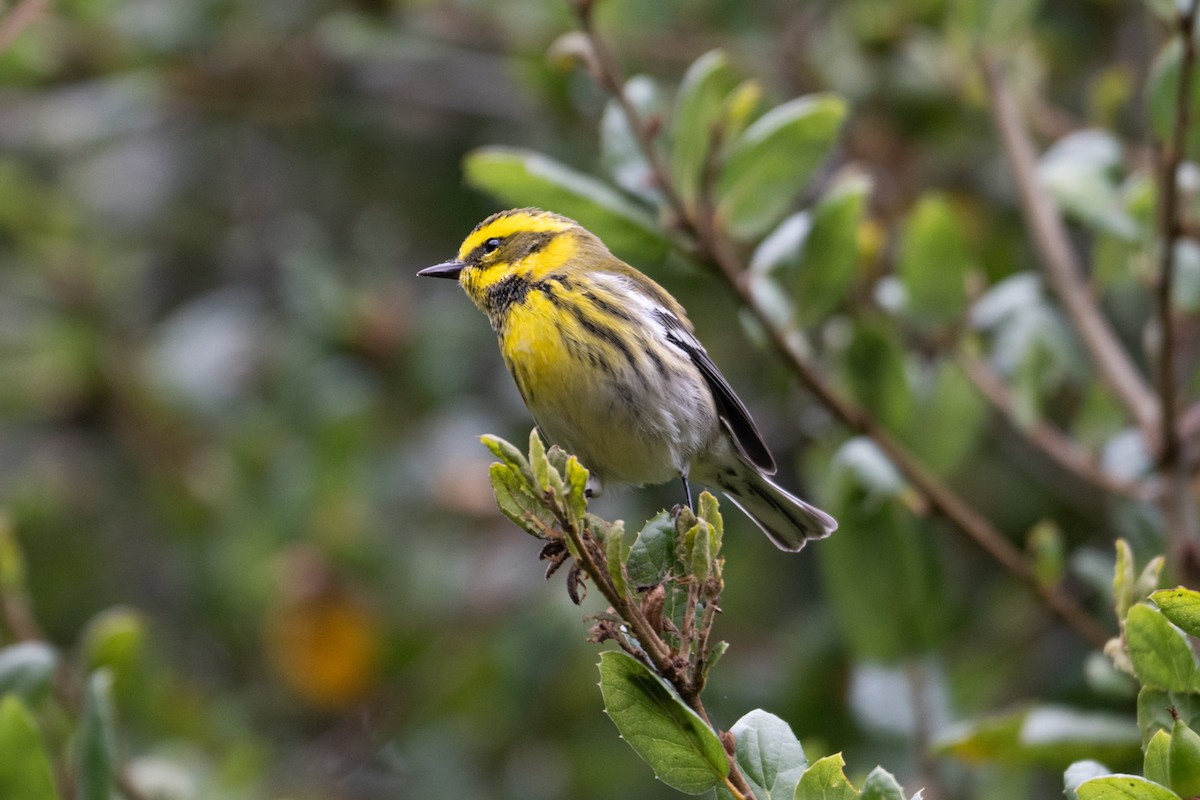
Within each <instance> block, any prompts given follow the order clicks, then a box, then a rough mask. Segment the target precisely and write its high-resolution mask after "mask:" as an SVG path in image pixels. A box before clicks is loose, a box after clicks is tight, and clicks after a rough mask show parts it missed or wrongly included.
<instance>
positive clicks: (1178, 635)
mask: <svg viewBox="0 0 1200 800" xmlns="http://www.w3.org/2000/svg"><path fill="white" fill-rule="evenodd" d="M1125 643H1126V645H1127V646H1128V648H1129V658H1130V660H1132V661H1133V670H1134V672H1135V673H1136V674H1137V677H1138V680H1140V681H1141V682H1142V684H1143V685H1144V686H1150V687H1153V688H1156V689H1165V690H1167V691H1170V692H1200V668H1198V667H1197V665H1196V655H1195V653H1193V652H1192V648H1191V645H1189V644H1188V640H1187V637H1186V635H1185V634H1184V633H1183V631H1181V630H1179V629H1178V628H1176V627H1175V626H1174V625H1172V624H1171V623H1170V622H1168V621H1167V618H1166V617H1164V616H1163V615H1162V614H1160V613H1159V612H1158V611H1156V610H1155V609H1153V608H1151V607H1150V606H1148V605H1144V604H1138V605H1136V606H1134V607H1133V608H1131V609H1129V615H1128V616H1127V617H1126V618H1125Z"/></svg>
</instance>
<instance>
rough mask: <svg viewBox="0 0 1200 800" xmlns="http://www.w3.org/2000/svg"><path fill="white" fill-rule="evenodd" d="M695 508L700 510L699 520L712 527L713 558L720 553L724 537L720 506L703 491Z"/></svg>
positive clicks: (706, 491) (723, 521) (712, 496)
mask: <svg viewBox="0 0 1200 800" xmlns="http://www.w3.org/2000/svg"><path fill="white" fill-rule="evenodd" d="M696 507H697V508H699V509H700V519H702V520H704V521H705V522H707V523H708V524H709V525H710V526H712V529H713V546H712V548H713V549H712V552H713V555H714V556H715V555H716V554H717V553H719V552H720V551H721V544H722V540H723V539H724V536H725V520H724V519H723V518H722V517H721V504H720V503H719V502H717V498H716V497H715V496H714V495H713V494H712V493H711V492H709V491H708V490H707V489H705V490H704V491H703V492H701V493H700V497H699V499H698V500H697V502H696Z"/></svg>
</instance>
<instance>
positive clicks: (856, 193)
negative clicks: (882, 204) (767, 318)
mask: <svg viewBox="0 0 1200 800" xmlns="http://www.w3.org/2000/svg"><path fill="white" fill-rule="evenodd" d="M871 188H872V187H871V181H870V179H869V178H868V177H867V176H866V175H864V174H861V173H850V174H849V175H845V176H843V177H842V178H840V179H839V180H838V182H837V183H835V184H834V185H833V186H832V187H831V188H830V189H829V191H827V192H825V194H823V195H822V196H821V198H820V199H819V200H818V201H817V203H816V205H815V206H813V208H812V211H811V214H812V225H811V227H810V228H809V230H808V236H807V237H805V239H804V242H803V246H802V247H801V249H800V253H799V258H798V259H797V263H796V270H795V279H794V280H793V281H792V283H791V287H792V292H793V296H794V297H795V298H796V310H797V314H798V316H799V318H800V321H801V323H802V324H804V325H814V324H816V323H818V322H820V321H822V320H823V319H825V318H826V317H827V316H828V315H829V314H830V313H831V312H833V311H834V309H836V308H838V306H840V305H841V304H842V303H844V302H845V299H846V294H847V293H848V292H849V291H850V287H851V286H852V285H853V284H854V279H855V277H856V275H857V272H858V264H859V247H858V229H859V225H860V224H861V223H862V220H863V214H864V212H865V210H866V207H867V200H868V198H869V197H870V196H871Z"/></svg>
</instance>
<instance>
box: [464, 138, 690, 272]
mask: <svg viewBox="0 0 1200 800" xmlns="http://www.w3.org/2000/svg"><path fill="white" fill-rule="evenodd" d="M463 171H464V173H465V175H466V179H467V183H469V184H470V185H471V186H473V187H475V188H476V189H479V190H481V191H485V192H487V193H488V194H491V195H493V196H494V197H496V198H498V199H500V200H502V201H503V202H505V203H508V204H510V205H513V206H537V207H539V208H544V209H546V210H547V211H554V212H556V213H559V214H563V215H565V216H568V217H571V218H572V219H574V220H576V221H577V222H579V224H580V225H583V226H584V227H585V228H587V229H588V230H590V231H591V232H592V233H594V234H596V235H597V236H599V237H600V238H601V239H602V240H603V241H604V243H605V244H606V245H608V247H609V249H611V250H612V251H613V253H615V254H616V255H617V257H618V258H622V259H624V260H626V261H628V262H630V263H633V264H639V265H645V264H657V263H660V262H661V261H662V260H663V259H664V258H665V257H666V255H667V253H668V251H669V250H670V243H669V242H668V241H667V240H666V238H664V236H663V235H662V233H661V231H659V229H658V226H657V225H656V224H655V221H654V219H653V218H652V217H651V216H650V215H649V214H648V213H647V212H646V211H645V210H643V209H642V208H641V207H640V206H638V205H637V204H636V203H634V202H633V201H631V200H629V199H627V198H626V197H625V196H624V195H622V194H620V193H619V192H618V191H617V190H616V189H614V188H612V187H611V186H609V185H608V184H606V183H603V182H601V181H599V180H597V179H596V178H593V177H591V176H589V175H584V174H583V173H580V172H576V171H575V170H573V169H571V168H570V167H567V166H566V165H564V164H562V163H560V162H558V161H555V160H554V159H552V158H550V157H549V156H545V155H542V154H541V153H536V152H533V151H531V150H521V149H516V148H503V147H484V148H480V149H478V150H473V151H472V152H470V153H468V154H467V157H466V160H465V161H464V163H463Z"/></svg>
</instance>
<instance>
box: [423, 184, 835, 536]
mask: <svg viewBox="0 0 1200 800" xmlns="http://www.w3.org/2000/svg"><path fill="white" fill-rule="evenodd" d="M417 275H419V276H422V277H431V278H445V279H451V280H457V281H458V283H459V285H460V286H461V287H462V289H463V290H464V291H465V292H466V294H467V296H468V297H469V298H470V299H471V301H472V302H473V303H474V304H475V306H476V307H478V309H479V310H480V311H482V312H483V313H484V315H486V316H487V318H488V321H489V322H490V323H491V327H492V330H493V331H494V332H495V333H496V337H497V339H498V341H499V345H500V353H501V356H502V358H503V360H504V363H505V365H506V366H507V367H508V371H509V372H510V373H511V375H512V377H513V380H514V381H515V383H516V386H517V390H518V392H520V395H521V397H522V399H523V400H524V401H525V405H526V406H527V407H528V409H529V411H530V413H531V414H532V416H533V418H534V421H535V422H536V424H537V427H538V428H539V429H540V430H541V431H542V433H543V434H544V435H546V436H547V437H548V438H549V440H550V441H551V442H554V443H556V444H558V445H559V446H560V447H562V448H563V449H564V450H566V451H567V452H570V453H573V454H574V455H575V456H576V458H578V459H579V461H580V463H582V464H583V466H585V467H586V468H587V469H588V470H589V473H590V478H589V490H590V491H589V493H590V494H593V495H598V494H600V492H601V491H602V490H603V488H604V487H605V486H606V485H634V486H644V485H656V484H662V483H667V482H669V481H671V480H676V479H681V480H682V482H683V490H684V494H685V497H686V498H687V501H688V505H689V506H690V505H691V486H690V483H689V479H690V480H695V481H698V482H700V483H703V484H705V485H707V486H712V487H716V488H718V489H720V490H721V491H722V492H723V493H724V494H725V495H726V496H727V497H728V498H729V499H730V500H731V501H732V502H733V503H734V504H735V505H737V506H738V507H739V508H740V509H741V510H742V511H743V512H745V513H746V515H747V516H748V517H749V518H750V519H751V520H752V521H753V522H754V523H755V524H757V525H758V527H759V528H761V529H762V530H763V532H764V533H766V535H767V536H768V537H769V538H770V540H771V541H772V542H774V544H775V545H776V546H778V547H779V548H780V549H781V550H786V551H793V552H794V551H798V550H800V549H801V548H802V547H804V545H805V543H806V542H808V541H809V540H812V539H821V538H824V537H826V536H828V535H829V534H831V533H832V532H833V531H834V530H836V529H837V521H836V520H835V519H834V518H833V517H831V516H830V515H829V514H827V513H825V512H824V511H821V510H820V509H818V508H816V507H814V506H812V505H810V504H809V503H807V502H805V501H804V500H801V499H800V498H799V497H796V496H795V495H793V494H791V493H789V492H788V491H786V490H785V489H783V488H782V487H780V486H779V485H778V484H776V483H775V482H773V481H772V480H771V479H770V477H769V476H771V475H773V474H774V473H775V469H776V468H775V460H774V458H773V457H772V455H771V452H770V450H769V449H768V448H767V445H766V443H765V442H764V441H763V438H762V435H761V434H760V433H759V432H758V428H757V427H756V426H755V424H754V421H753V420H752V419H751V418H750V413H749V411H747V410H746V406H745V404H743V403H742V401H741V400H740V399H739V398H738V396H737V395H736V394H735V393H734V391H733V388H732V387H731V386H730V385H729V382H728V381H727V380H726V379H725V377H724V376H723V375H722V374H721V371H720V370H719V369H717V366H716V364H714V363H713V360H712V358H710V357H709V355H708V352H707V351H706V350H705V349H704V346H703V345H702V344H701V343H700V341H699V340H698V339H697V338H696V334H695V330H694V328H693V326H692V323H691V321H690V320H689V319H688V317H687V314H686V313H685V311H684V309H683V307H682V306H681V305H680V304H679V303H678V302H677V301H676V300H675V298H673V297H672V296H671V295H670V294H669V293H668V292H667V291H666V290H665V289H664V288H663V287H662V286H660V285H659V284H658V283H656V282H655V281H654V280H652V279H651V278H649V277H648V276H646V275H644V274H643V273H642V272H640V271H639V270H637V269H636V268H634V267H632V266H630V265H629V264H627V263H625V262H624V261H622V260H621V259H619V258H617V257H616V256H614V255H613V254H612V252H611V251H610V250H609V249H608V247H606V246H605V245H604V243H603V242H602V241H601V240H600V238H599V237H597V236H596V235H595V234H593V233H592V232H590V231H588V230H587V229H586V228H584V227H583V226H582V225H580V224H579V223H578V222H576V221H574V220H572V219H569V218H567V217H565V216H562V215H559V214H556V213H553V212H549V211H543V210H541V209H537V208H518V209H511V210H507V211H500V212H498V213H495V214H492V215H491V216H489V217H488V218H487V219H485V220H483V221H482V222H480V223H479V224H478V225H476V226H475V228H474V229H473V230H472V231H471V232H470V234H468V236H467V237H466V239H465V240H463V243H462V245H461V246H460V248H459V250H458V253H457V255H456V256H455V257H454V258H452V259H451V260H449V261H445V262H443V263H441V264H436V265H434V266H431V267H426V268H425V269H422V270H420V271H419V272H418V273H417Z"/></svg>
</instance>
